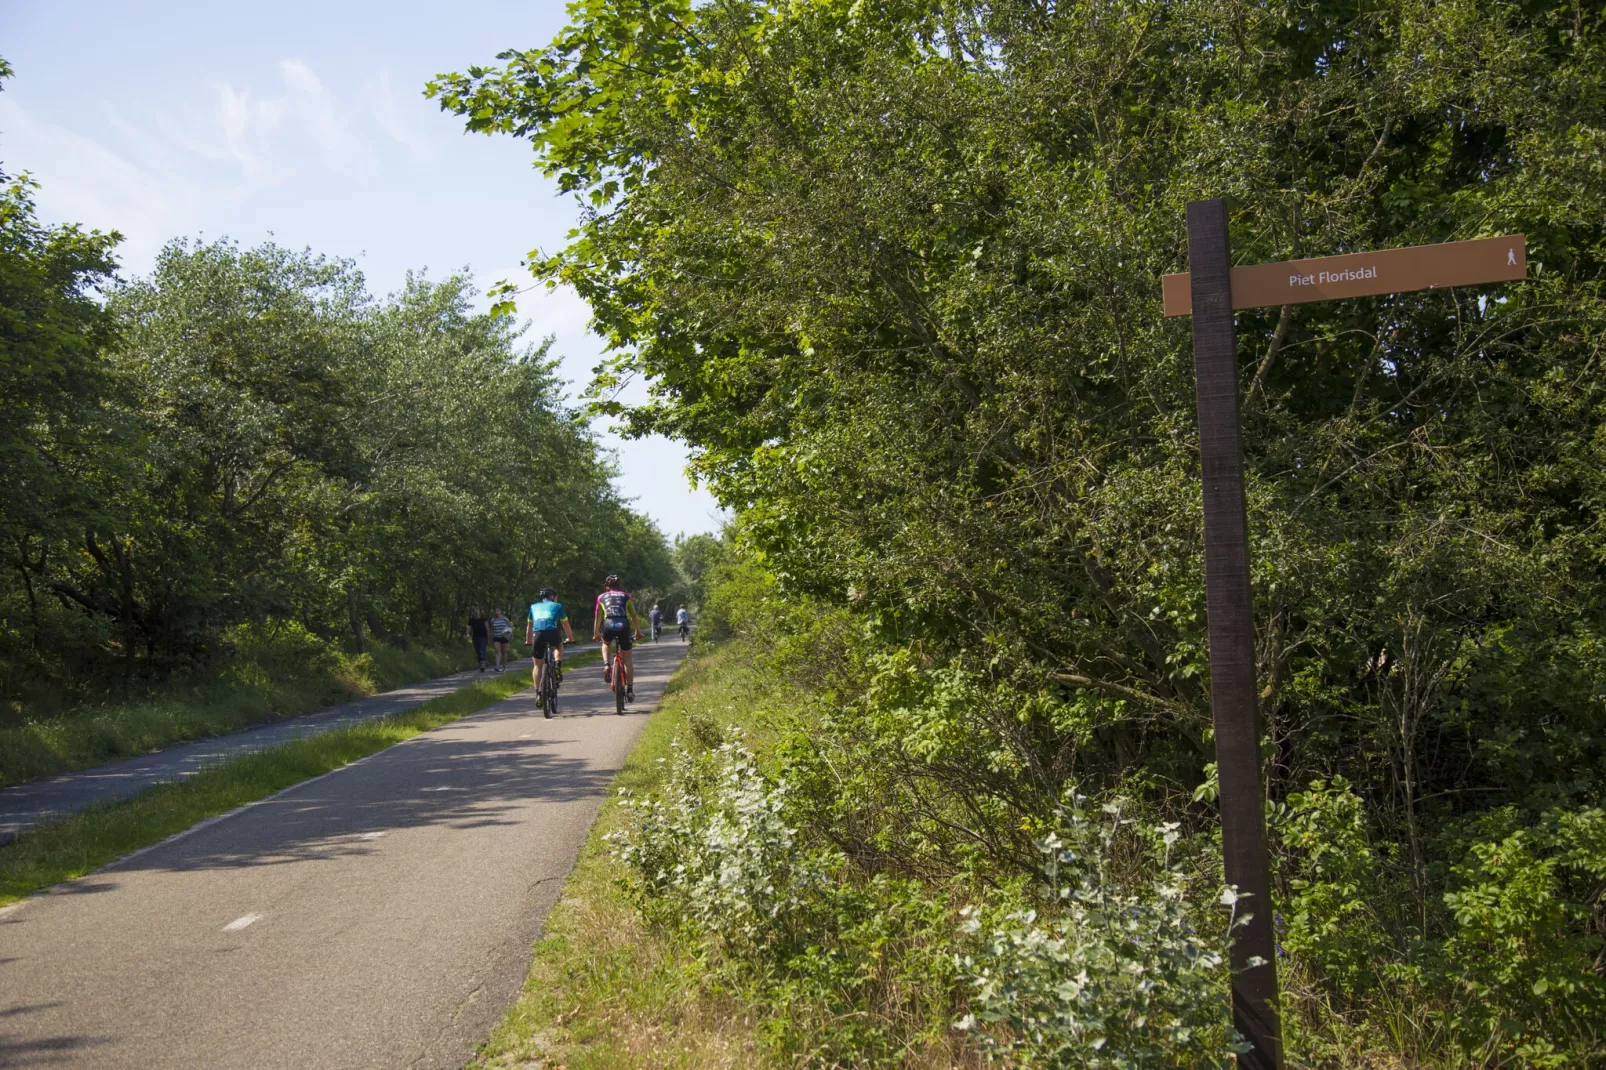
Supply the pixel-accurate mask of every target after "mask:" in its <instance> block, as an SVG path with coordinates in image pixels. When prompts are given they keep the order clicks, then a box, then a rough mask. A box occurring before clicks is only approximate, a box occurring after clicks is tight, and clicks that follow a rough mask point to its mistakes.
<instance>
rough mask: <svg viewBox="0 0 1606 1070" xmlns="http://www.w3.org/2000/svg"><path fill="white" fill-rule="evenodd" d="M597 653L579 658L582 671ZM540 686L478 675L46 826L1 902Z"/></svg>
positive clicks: (9, 850) (7, 866)
mask: <svg viewBox="0 0 1606 1070" xmlns="http://www.w3.org/2000/svg"><path fill="white" fill-rule="evenodd" d="M599 657H600V655H599V654H598V653H597V652H596V651H585V652H583V653H580V654H575V655H572V656H571V657H570V658H569V659H568V661H567V662H566V664H567V665H568V666H569V667H570V668H571V669H573V668H579V667H582V666H584V665H587V664H590V663H592V662H595V661H596V660H598V658H599ZM529 686H530V678H529V676H528V675H527V674H525V673H524V672H519V671H514V672H510V673H507V674H505V675H499V676H493V677H490V678H489V679H485V680H478V681H475V682H474V683H472V684H469V685H467V686H465V687H462V688H460V689H458V690H456V691H453V692H452V693H451V694H449V695H442V696H440V697H439V698H434V699H431V700H430V701H428V702H426V703H424V704H423V705H422V706H419V707H418V708H417V709H413V710H409V711H407V712H406V713H399V714H394V715H392V716H389V717H380V718H376V719H374V720H372V721H364V722H362V723H361V724H355V725H349V726H347V727H344V728H337V729H335V730H333V731H331V732H325V733H323V734H321V735H316V736H309V737H307V738H305V739H298V740H295V741H293V742H290V743H284V744H281V745H279V746H277V747H268V748H265V749H263V750H260V751H255V752H253V753H251V754H246V755H242V756H241V757H238V758H233V759H230V760H229V761H227V762H222V763H220V764H218V765H216V766H213V767H212V768H210V769H207V770H205V771H203V772H200V773H197V774H195V775H194V776H192V777H190V778H188V779H186V780H182V781H176V782H174V783H171V784H159V785H157V786H156V787H153V788H150V789H148V790H146V791H143V792H141V793H140V794H139V795H136V796H134V797H133V798H132V799H126V800H123V801H121V802H116V803H109V804H107V805H105V806H97V807H93V808H91V809H89V810H85V811H83V812H82V813H78V814H74V815H73V816H71V817H68V818H64V819H62V820H60V821H54V822H51V823H49V824H46V825H39V826H37V827H35V828H32V829H29V830H28V831H27V832H24V833H22V834H21V835H19V836H18V837H17V838H16V839H15V840H13V841H12V842H11V843H10V844H8V845H6V846H4V847H0V905H4V904H5V903H9V902H12V901H14V900H18V899H22V898H24V897H26V896H28V895H31V894H33V893H34V892H37V891H40V890H41V889H44V888H48V887H50V886H51V885H53V884H59V883H61V882H62V881H66V880H72V879H73V878H74V877H81V876H83V875H84V874H86V873H92V872H94V871H95V870H97V869H99V868H101V867H102V866H105V865H107V864H109V863H111V862H114V861H116V860H117V859H119V858H121V857H123V856H124V855H126V854H128V853H130V852H132V851H137V850H139V849H140V848H141V847H148V846H150V845H151V844H153V843H158V842H160V841H161V840H163V839H166V838H167V837H168V836H171V835H173V834H174V833H177V832H182V831H184V830H185V829H187V828H189V827H190V826H191V825H194V824H196V823H197V822H199V821H204V820H205V819H206V818H209V817H215V816H216V815H218V814H223V813H227V812H228V811H230V810H233V809H234V808H235V807H238V806H243V805H245V804H246V803H249V802H254V801H255V800H257V799H261V798H264V797H266V796H268V795H272V794H273V793H274V792H276V791H281V790H283V789H284V788H287V787H290V786H291V785H293V784H298V783H300V782H301V781H303V780H309V779H311V778H312V777H315V776H321V775H322V774H324V773H328V772H331V771H333V770H335V769H339V768H340V767H341V766H343V765H347V764H349V763H351V762H354V761H356V760H357V759H358V758H363V757H366V756H368V755H370V754H373V753H374V752H376V751H380V750H384V749H385V748H386V747H389V746H392V745H394V744H396V743H400V742H401V741H402V740H404V739H408V738H411V737H412V736H416V735H418V734H419V733H420V732H427V731H429V730H430V729H432V728H439V727H440V726H441V725H444V724H447V723H449V722H451V721H455V720H457V719H458V718H460V717H464V716H466V715H468V714H470V713H473V712H474V711H476V710H479V709H483V708H484V707H486V706H489V705H490V704H491V703H493V702H498V701H500V700H501V699H504V698H507V697H508V696H509V695H512V694H515V693H517V692H519V691H522V690H524V689H525V688H527V687H529Z"/></svg>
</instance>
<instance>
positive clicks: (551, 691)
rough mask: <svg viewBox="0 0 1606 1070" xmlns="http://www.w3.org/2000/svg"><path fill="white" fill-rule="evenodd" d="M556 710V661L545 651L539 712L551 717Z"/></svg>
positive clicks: (549, 652)
mask: <svg viewBox="0 0 1606 1070" xmlns="http://www.w3.org/2000/svg"><path fill="white" fill-rule="evenodd" d="M557 712H558V673H557V663H556V662H554V661H553V660H552V652H551V651H550V650H549V651H547V655H546V666H545V667H544V668H543V669H542V670H541V713H542V714H543V715H544V716H545V717H547V718H549V719H550V718H551V716H552V715H553V714H554V713H557Z"/></svg>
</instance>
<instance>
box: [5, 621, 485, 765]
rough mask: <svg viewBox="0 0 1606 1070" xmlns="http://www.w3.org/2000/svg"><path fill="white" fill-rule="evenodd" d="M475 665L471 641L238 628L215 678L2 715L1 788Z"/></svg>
mask: <svg viewBox="0 0 1606 1070" xmlns="http://www.w3.org/2000/svg"><path fill="white" fill-rule="evenodd" d="M473 664H474V657H473V651H472V650H471V649H470V648H469V645H468V644H467V643H458V644H442V645H430V644H428V643H423V642H414V643H412V644H410V645H409V647H408V648H407V649H405V650H403V649H400V648H397V647H391V646H384V645H380V644H375V645H374V648H373V649H372V650H371V651H370V652H368V653H366V654H351V653H348V652H346V651H343V650H341V649H339V647H337V646H335V645H333V644H331V643H328V642H326V641H324V640H322V639H319V638H318V637H316V636H314V635H311V634H310V633H308V632H306V631H304V630H301V629H298V628H294V627H291V628H280V629H278V630H276V631H274V632H271V633H270V632H268V631H265V630H263V629H240V630H237V631H236V632H234V633H232V634H231V635H230V636H229V641H228V644H227V653H226V655H225V656H224V658H223V659H222V662H221V668H220V670H219V671H218V672H217V674H216V675H215V676H213V677H212V678H210V679H207V680H205V681H202V682H199V683H189V684H184V685H175V686H171V687H167V688H164V689H161V690H160V691H158V692H157V693H155V694H153V695H150V696H147V697H144V698H141V699H139V700H136V701H130V702H116V703H106V704H84V705H78V706H74V707H69V708H66V709H63V710H59V711H56V712H53V713H51V714H50V715H48V716H40V715H33V716H25V715H22V714H20V713H17V712H15V711H13V712H11V713H10V714H9V715H7V716H4V717H0V787H6V786H9V785H12V784H17V783H21V782H22V781H25V780H31V779H33V778H35V777H41V776H49V775H51V774H54V773H63V772H68V771H70V770H73V769H84V768H87V767H89V766H93V765H99V764H100V763H102V762H108V761H114V760H116V759H119V758H128V757H132V756H134V755H138V754H146V753H149V752H151V751H154V750H159V749H161V748H163V747H168V746H172V745H173V744H175V743H183V742H187V741H189V740H193V739H203V738H206V737H208V736H216V735H223V734H225V733H228V732H236V731H239V730H240V729H242V728H248V727H250V726H252V725H256V724H262V723H265V722H269V721H275V720H279V719H281V718H284V717H293V716H296V715H298V714H303V713H308V712H311V711H313V710H317V709H321V708H323V707H325V706H329V705H332V704H335V703H339V702H345V701H348V700H350V699H356V698H364V697H367V696H369V695H373V694H376V693H378V692H381V691H388V690H391V689H392V688H396V687H401V686H404V685H406V684H410V683H414V682H416V681H418V680H425V679H429V678H431V677H435V676H442V675H445V674H446V673H450V672H455V671H457V670H460V669H466V668H469V667H471V666H472V665H473Z"/></svg>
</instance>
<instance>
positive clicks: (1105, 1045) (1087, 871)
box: [959, 789, 1250, 1068]
mask: <svg viewBox="0 0 1606 1070" xmlns="http://www.w3.org/2000/svg"><path fill="white" fill-rule="evenodd" d="M1089 802H1090V800H1088V799H1087V798H1086V797H1085V796H1082V795H1078V794H1076V793H1075V791H1074V789H1073V791H1072V792H1071V793H1070V794H1069V796H1068V797H1067V800H1066V803H1067V805H1066V806H1065V807H1064V808H1063V809H1061V810H1059V811H1057V812H1056V814H1055V818H1056V819H1057V821H1056V824H1057V828H1056V830H1055V831H1054V832H1051V833H1050V834H1049V835H1048V836H1046V837H1044V839H1043V840H1042V842H1041V843H1040V844H1039V849H1040V850H1041V851H1042V853H1043V855H1044V856H1045V859H1046V865H1045V871H1046V876H1047V878H1048V885H1047V888H1046V896H1047V898H1048V900H1049V902H1050V904H1051V906H1049V907H1048V909H1047V911H1046V912H1045V913H1044V914H1043V915H1040V914H1039V912H1038V911H1037V910H1035V909H1033V910H1025V911H1015V912H1012V913H1010V914H1009V915H1008V916H1007V917H1004V918H1003V919H1001V920H998V921H995V922H991V923H984V922H983V920H982V918H981V917H980V916H978V915H977V914H976V912H974V911H970V910H967V911H966V914H967V918H966V921H965V932H966V933H967V934H969V935H970V936H971V938H972V949H971V950H970V951H969V952H968V953H966V954H965V955H964V956H963V958H962V960H961V963H960V977H961V980H962V981H964V982H965V983H966V984H968V985H970V986H971V987H972V988H974V990H975V991H974V994H973V996H972V998H971V1006H972V1008H973V1009H972V1011H971V1013H970V1014H968V1015H966V1017H965V1018H964V1019H963V1020H961V1021H960V1023H959V1028H961V1029H965V1030H972V1031H975V1032H976V1035H977V1039H978V1041H979V1042H980V1043H981V1046H982V1048H983V1050H984V1051H986V1052H987V1053H988V1055H989V1056H990V1057H992V1058H994V1059H997V1060H1000V1061H1005V1062H1009V1063H1011V1064H1013V1065H1024V1066H1052V1067H1066V1068H1070V1067H1123V1068H1124V1067H1141V1066H1176V1067H1203V1066H1227V1065H1230V1064H1232V1063H1233V1061H1234V1060H1233V1056H1234V1055H1235V1054H1236V1053H1238V1052H1242V1051H1247V1050H1248V1046H1247V1045H1245V1044H1242V1043H1241V1042H1240V1041H1239V1038H1238V1035H1237V1033H1236V1032H1234V1030H1233V1028H1232V1026H1231V1024H1230V1013H1229V1010H1228V1001H1227V993H1226V985H1225V984H1224V982H1225V980H1226V971H1225V969H1224V963H1225V961H1226V945H1227V942H1228V940H1227V935H1228V929H1229V925H1228V924H1225V923H1223V921H1222V919H1220V918H1211V917H1209V916H1207V915H1206V914H1205V913H1204V912H1202V911H1199V910H1197V909H1195V910H1190V909H1189V905H1188V893H1189V886H1190V884H1192V883H1193V877H1192V876H1191V875H1190V874H1189V873H1187V872H1186V871H1185V870H1184V869H1182V868H1181V867H1178V866H1176V865H1175V864H1174V863H1173V861H1172V859H1171V857H1170V854H1171V847H1172V845H1174V844H1175V843H1176V842H1177V841H1178V840H1179V839H1180V838H1181V837H1180V834H1179V833H1178V831H1177V825H1176V824H1175V823H1168V824H1165V825H1163V826H1160V827H1151V828H1135V827H1133V826H1134V825H1135V819H1134V818H1132V817H1129V816H1127V815H1126V813H1125V811H1124V810H1123V805H1122V800H1119V799H1116V800H1111V801H1109V802H1106V803H1104V804H1103V805H1102V806H1100V807H1097V808H1095V807H1092V806H1089V805H1088V804H1089ZM1134 833H1137V834H1138V835H1139V837H1140V838H1143V839H1148V840H1150V841H1152V842H1153V843H1154V844H1156V845H1157V846H1158V847H1159V850H1158V851H1157V852H1156V857H1154V858H1153V863H1154V870H1155V874H1146V875H1145V877H1144V878H1143V879H1142V880H1141V881H1139V882H1136V883H1135V884H1134V885H1132V886H1125V887H1123V886H1122V882H1121V881H1120V866H1119V863H1120V862H1121V859H1120V857H1119V854H1120V852H1119V851H1118V849H1117V841H1118V840H1119V839H1122V838H1130V837H1131V836H1132V835H1133V834H1134ZM1220 901H1221V902H1222V903H1223V904H1225V905H1227V906H1231V907H1233V908H1234V910H1235V916H1240V917H1241V916H1242V915H1241V914H1239V913H1237V905H1238V904H1239V903H1240V902H1242V903H1244V904H1246V905H1250V904H1248V903H1247V900H1239V899H1238V897H1237V896H1236V895H1235V894H1234V893H1232V892H1231V891H1228V890H1223V892H1222V895H1221V898H1220ZM1212 930H1216V931H1215V932H1214V933H1213V934H1212Z"/></svg>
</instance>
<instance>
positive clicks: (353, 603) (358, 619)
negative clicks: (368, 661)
mask: <svg viewBox="0 0 1606 1070" xmlns="http://www.w3.org/2000/svg"><path fill="white" fill-rule="evenodd" d="M346 613H347V615H348V616H349V617H350V618H351V634H352V638H354V639H355V640H356V642H357V653H359V654H362V653H365V650H364V648H363V642H362V614H361V613H359V612H358V611H357V592H356V591H355V590H353V589H352V588H350V587H347V588H346Z"/></svg>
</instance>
